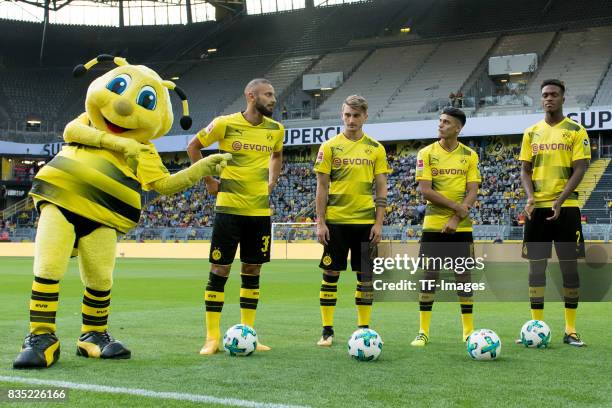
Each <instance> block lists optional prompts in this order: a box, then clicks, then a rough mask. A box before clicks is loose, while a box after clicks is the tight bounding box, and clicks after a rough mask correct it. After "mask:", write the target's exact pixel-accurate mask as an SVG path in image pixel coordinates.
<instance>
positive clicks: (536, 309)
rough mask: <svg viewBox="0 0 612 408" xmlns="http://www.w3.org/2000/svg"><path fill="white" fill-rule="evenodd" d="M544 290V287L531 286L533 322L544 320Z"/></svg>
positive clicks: (530, 298)
mask: <svg viewBox="0 0 612 408" xmlns="http://www.w3.org/2000/svg"><path fill="white" fill-rule="evenodd" d="M544 290H545V288H544V287H543V286H529V304H530V308H531V319H532V320H544Z"/></svg>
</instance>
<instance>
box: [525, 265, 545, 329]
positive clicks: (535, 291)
mask: <svg viewBox="0 0 612 408" xmlns="http://www.w3.org/2000/svg"><path fill="white" fill-rule="evenodd" d="M547 265H548V261H547V260H546V259H537V260H530V261H529V303H530V305H531V319H533V320H544V290H545V289H546V266H547Z"/></svg>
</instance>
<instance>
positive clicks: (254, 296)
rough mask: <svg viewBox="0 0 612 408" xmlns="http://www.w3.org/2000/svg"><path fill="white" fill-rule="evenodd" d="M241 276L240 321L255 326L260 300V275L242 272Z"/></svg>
mask: <svg viewBox="0 0 612 408" xmlns="http://www.w3.org/2000/svg"><path fill="white" fill-rule="evenodd" d="M240 278H241V281H242V284H241V285H240V323H242V324H245V325H247V326H249V327H254V326H255V314H256V313H257V303H258V302H259V275H247V274H244V273H241V274H240Z"/></svg>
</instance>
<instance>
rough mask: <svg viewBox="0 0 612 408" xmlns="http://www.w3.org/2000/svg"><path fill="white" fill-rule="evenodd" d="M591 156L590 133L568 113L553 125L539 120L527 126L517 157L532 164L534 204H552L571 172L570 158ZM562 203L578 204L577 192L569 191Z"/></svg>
mask: <svg viewBox="0 0 612 408" xmlns="http://www.w3.org/2000/svg"><path fill="white" fill-rule="evenodd" d="M590 158H591V146H590V144H589V135H588V134H587V132H586V130H585V129H584V128H583V127H582V126H580V125H579V124H578V123H576V122H574V121H573V120H571V119H569V118H567V117H566V118H564V119H563V120H562V121H561V122H559V123H557V124H556V125H555V126H550V125H549V124H548V123H546V121H545V120H541V121H539V122H538V123H536V124H535V125H533V126H531V127H529V128H527V129H526V130H525V133H524V134H523V143H522V145H521V154H520V156H519V160H522V161H528V162H531V164H532V167H533V174H532V176H531V180H532V181H533V190H534V198H535V201H536V204H535V206H536V208H543V207H551V206H552V203H553V201H555V199H556V198H557V197H559V195H560V194H561V193H562V192H563V189H564V188H565V185H566V184H567V181H568V180H569V178H570V176H571V175H572V162H573V161H576V160H581V159H587V160H588V159H590ZM562 207H578V192H577V191H574V192H573V193H572V194H570V196H569V197H568V198H567V200H565V202H564V203H563V204H562Z"/></svg>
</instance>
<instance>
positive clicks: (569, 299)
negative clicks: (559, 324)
mask: <svg viewBox="0 0 612 408" xmlns="http://www.w3.org/2000/svg"><path fill="white" fill-rule="evenodd" d="M563 300H564V301H565V333H566V334H572V333H576V311H577V310H578V288H563Z"/></svg>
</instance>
